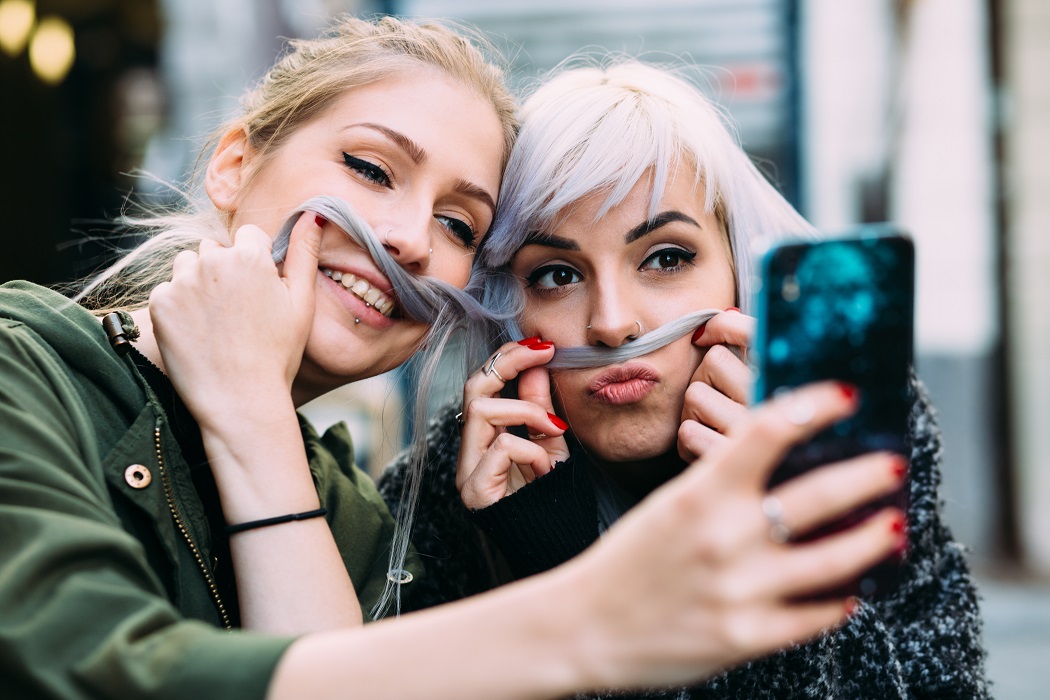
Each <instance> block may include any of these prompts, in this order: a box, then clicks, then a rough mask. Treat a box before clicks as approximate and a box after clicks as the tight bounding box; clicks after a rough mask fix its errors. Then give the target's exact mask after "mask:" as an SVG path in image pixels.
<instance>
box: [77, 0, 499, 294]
mask: <svg viewBox="0 0 1050 700" xmlns="http://www.w3.org/2000/svg"><path fill="white" fill-rule="evenodd" d="M497 56H498V53H497V52H496V51H495V50H494V49H493V48H492V47H491V45H490V44H489V43H488V42H487V41H486V40H485V39H484V38H483V37H482V36H481V35H480V33H478V32H476V31H473V30H469V29H467V28H465V27H461V26H457V27H455V30H453V29H451V28H449V27H447V26H444V25H442V24H437V23H434V22H420V23H415V22H411V21H404V20H399V19H396V18H393V17H383V18H380V19H376V20H362V19H357V18H353V17H344V18H342V19H340V20H338V21H337V22H336V23H334V24H333V25H332V27H331V28H330V29H329V30H328V31H327V32H326V33H325V34H323V35H321V36H320V37H317V38H315V39H296V40H292V41H290V42H289V50H288V51H287V53H285V55H284V56H283V57H282V58H280V59H279V60H278V61H277V63H276V64H275V65H274V66H273V67H272V68H271V69H270V71H269V72H268V73H267V74H266V75H265V76H264V77H263V78H262V80H261V81H260V82H259V84H258V85H257V86H256V87H255V88H254V89H253V90H250V91H248V92H247V93H246V94H245V95H244V97H243V98H242V100H241V113H240V114H239V115H238V116H237V117H235V118H234V119H232V120H231V121H229V122H227V123H226V124H224V125H223V126H222V127H221V128H220V129H219V130H218V131H217V132H216V133H215V135H213V136H212V138H211V139H210V140H209V142H208V146H207V147H206V148H205V150H204V153H207V152H209V151H210V150H211V147H213V146H214V145H215V144H216V143H218V140H219V138H220V137H221V136H222V134H224V133H226V132H228V131H230V130H232V129H243V130H244V132H245V133H246V134H247V138H248V142H249V143H250V145H251V146H252V148H253V149H254V150H255V151H256V152H257V154H258V156H259V158H260V161H259V162H260V163H261V162H265V160H266V158H267V157H269V156H271V155H272V154H273V153H274V152H276V151H277V149H279V148H280V147H281V145H282V144H283V143H284V142H285V141H286V140H287V139H288V138H289V137H290V136H291V135H292V134H294V133H295V132H296V131H297V130H298V129H299V128H301V127H302V126H303V125H304V124H306V123H308V122H310V121H311V120H312V119H314V118H316V117H317V116H318V115H319V114H321V113H323V112H324V111H325V110H326V109H327V108H328V107H329V106H330V105H331V104H332V103H333V102H334V101H335V100H336V99H338V98H339V97H340V96H341V95H342V94H343V93H344V92H346V91H347V90H350V89H352V88H355V87H359V86H361V85H365V84H367V83H370V82H374V81H377V80H381V79H383V78H385V77H387V76H390V75H393V74H395V73H398V72H400V71H411V70H417V69H418V68H419V67H420V66H426V67H430V68H433V69H436V70H438V71H441V72H442V73H444V74H446V75H448V76H449V77H451V78H452V79H453V80H455V81H457V82H459V83H461V84H462V85H465V86H467V87H468V88H470V89H472V90H474V91H475V92H477V94H479V95H480V96H482V97H483V98H484V99H486V100H487V101H488V102H489V103H490V104H491V105H492V108H493V110H494V111H495V113H496V115H497V117H498V118H499V120H500V123H501V124H502V125H503V160H502V162H501V163H500V166H501V168H502V166H503V165H505V164H506V161H507V158H508V157H509V154H510V150H511V147H512V146H513V143H514V139H515V136H516V133H517V119H516V108H517V102H516V100H515V98H514V96H513V95H512V94H511V93H510V91H509V90H508V89H507V87H506V84H505V80H504V70H503V68H502V61H501V60H498V59H497ZM201 162H206V159H205V158H204V157H203V153H202V157H201V158H200V159H198V164H199V163H201ZM200 179H201V178H200V172H199V169H198V171H197V172H194V173H193V175H192V176H191V178H190V180H191V182H196V183H197V184H195V185H193V186H191V187H190V188H189V189H188V190H186V191H180V194H182V195H183V197H184V198H185V199H186V200H187V202H186V205H185V206H184V207H183V208H182V209H181V210H174V211H166V212H157V213H155V214H152V215H149V216H145V217H131V216H127V217H125V219H124V223H125V224H126V225H127V226H128V227H129V228H131V229H133V230H136V231H138V232H141V233H145V234H147V235H148V236H149V237H148V239H147V241H146V242H145V243H143V244H142V245H140V246H138V247H137V248H135V249H134V250H133V251H131V252H130V253H129V254H127V255H126V256H124V258H122V259H121V260H120V261H118V262H117V263H116V264H114V265H113V266H111V267H110V268H108V269H107V270H105V271H104V272H103V273H101V274H100V275H98V276H97V277H95V278H94V279H92V280H90V281H89V282H88V283H87V284H86V285H85V286H84V288H83V289H82V290H81V291H80V292H79V293H78V294H77V295H76V297H75V298H76V299H77V301H79V302H80V303H82V304H83V305H84V306H87V307H88V308H91V309H94V310H97V311H99V312H106V311H111V310H115V309H118V308H123V309H132V308H140V307H143V306H145V305H146V302H147V300H148V298H149V293H150V291H152V289H153V288H154V287H155V286H157V285H158V284H160V283H161V282H164V281H166V280H168V279H170V277H171V265H172V261H173V260H174V258H175V256H176V255H177V254H178V253H179V252H181V251H183V250H187V249H194V248H196V247H197V246H198V245H199V243H200V241H201V240H202V239H204V238H211V239H214V240H218V241H220V242H223V243H226V242H228V241H229V231H228V224H229V222H228V221H227V220H226V217H225V216H224V215H223V214H222V213H221V212H219V211H218V210H216V208H215V207H214V206H212V205H211V203H210V201H209V200H208V199H207V196H206V195H204V193H203V188H202V187H201V185H200V184H199V181H200Z"/></svg>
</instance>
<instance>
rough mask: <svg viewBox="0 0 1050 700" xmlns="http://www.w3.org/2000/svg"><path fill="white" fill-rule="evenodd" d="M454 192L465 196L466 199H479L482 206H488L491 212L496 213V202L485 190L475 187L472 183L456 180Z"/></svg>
mask: <svg viewBox="0 0 1050 700" xmlns="http://www.w3.org/2000/svg"><path fill="white" fill-rule="evenodd" d="M455 190H456V192H459V193H460V194H465V195H467V196H468V197H473V198H475V199H480V200H481V203H482V204H485V205H486V206H488V208H489V209H491V210H492V211H496V200H494V199H493V198H492V195H491V194H489V193H488V191H487V190H486V189H485V188H483V187H480V186H478V185H475V184H474V183H473V182H467V181H466V180H457V181H456V186H455Z"/></svg>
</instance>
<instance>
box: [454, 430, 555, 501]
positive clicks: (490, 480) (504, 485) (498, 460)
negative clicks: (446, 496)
mask: <svg viewBox="0 0 1050 700" xmlns="http://www.w3.org/2000/svg"><path fill="white" fill-rule="evenodd" d="M550 470H551V464H550V460H549V459H548V457H547V452H546V451H545V450H544V449H543V448H542V447H540V446H539V445H535V444H533V443H531V442H529V441H528V440H524V439H522V438H519V437H516V436H514V435H511V434H510V433H502V434H501V435H499V436H498V437H497V438H496V440H495V441H493V443H492V446H491V447H490V448H489V449H488V450H487V451H486V452H485V454H484V455H483V456H482V458H481V459H480V460H479V461H478V464H477V467H476V468H475V469H474V470H473V471H472V472H471V474H470V475H469V476H468V477H467V478H466V479H465V480H464V481H463V484H462V486H461V488H460V498H461V499H462V500H463V504H464V505H466V506H467V507H468V508H472V509H475V510H476V509H479V508H485V507H487V506H490V505H492V504H493V503H495V502H496V501H498V500H500V499H501V498H503V497H505V496H507V495H509V494H510V493H513V491H514V490H516V489H517V488H518V487H520V486H521V485H522V484H523V483H528V482H531V481H533V480H534V479H535V478H536V477H539V476H543V475H544V474H546V473H548V472H549V471H550ZM515 472H517V474H515ZM515 476H520V477H521V478H520V480H516V479H515V478H514V477H515Z"/></svg>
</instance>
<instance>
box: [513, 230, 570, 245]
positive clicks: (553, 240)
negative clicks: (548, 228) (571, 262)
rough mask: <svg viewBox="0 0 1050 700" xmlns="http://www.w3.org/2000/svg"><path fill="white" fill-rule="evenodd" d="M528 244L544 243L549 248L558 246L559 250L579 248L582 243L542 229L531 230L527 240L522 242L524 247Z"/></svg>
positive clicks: (526, 237)
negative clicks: (544, 231)
mask: <svg viewBox="0 0 1050 700" xmlns="http://www.w3.org/2000/svg"><path fill="white" fill-rule="evenodd" d="M527 245H542V246H546V247H548V248H557V249H558V250H579V249H580V245H579V244H578V243H577V242H576V241H571V240H569V239H568V238H562V237H561V236H555V235H554V234H553V233H543V232H542V231H529V234H528V235H527V236H525V242H524V243H522V244H521V247H522V248H524V247H525V246H527Z"/></svg>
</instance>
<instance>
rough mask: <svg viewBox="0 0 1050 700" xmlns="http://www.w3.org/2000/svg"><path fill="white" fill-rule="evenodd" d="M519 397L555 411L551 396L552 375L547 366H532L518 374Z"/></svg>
mask: <svg viewBox="0 0 1050 700" xmlns="http://www.w3.org/2000/svg"><path fill="white" fill-rule="evenodd" d="M518 398H519V399H521V400H522V401H528V402H530V403H534V404H536V405H537V406H539V407H540V408H542V409H543V410H545V411H547V412H548V413H554V399H552V398H551V375H550V372H549V371H548V370H547V368H546V367H530V368H529V369H526V370H523V371H522V372H521V373H520V374H519V375H518Z"/></svg>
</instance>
